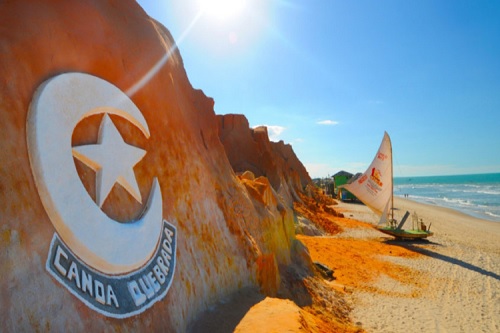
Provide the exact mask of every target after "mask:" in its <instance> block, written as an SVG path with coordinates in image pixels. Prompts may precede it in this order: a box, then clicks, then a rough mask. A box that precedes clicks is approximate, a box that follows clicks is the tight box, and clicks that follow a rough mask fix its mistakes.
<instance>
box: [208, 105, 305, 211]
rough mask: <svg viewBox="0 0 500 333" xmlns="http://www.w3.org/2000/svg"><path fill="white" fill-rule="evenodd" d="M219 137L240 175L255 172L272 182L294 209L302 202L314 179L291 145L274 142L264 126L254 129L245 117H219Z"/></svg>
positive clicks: (232, 115) (230, 115)
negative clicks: (298, 201) (298, 194)
mask: <svg viewBox="0 0 500 333" xmlns="http://www.w3.org/2000/svg"><path fill="white" fill-rule="evenodd" d="M217 118H218V125H219V137H220V140H221V142H222V144H223V145H224V148H225V150H226V154H227V157H228V159H229V162H230V163H231V165H232V167H233V169H234V171H235V172H236V173H243V172H245V171H251V172H252V173H253V174H254V175H255V176H257V177H259V176H263V177H267V178H268V179H269V182H270V184H271V186H272V187H273V189H274V190H275V191H276V192H277V193H278V194H279V195H280V197H281V198H283V200H284V202H285V203H286V204H287V205H288V206H289V207H291V206H292V203H293V201H295V200H300V199H299V198H298V196H297V192H303V189H304V188H305V186H307V185H308V184H311V182H312V181H311V178H310V177H309V174H308V173H307V170H306V169H305V168H304V166H303V164H302V163H301V162H300V160H299V159H298V158H297V156H296V155H295V153H294V152H293V149H292V147H291V146H290V145H288V144H285V143H284V142H283V141H279V142H271V141H270V140H269V136H268V133H267V128H266V127H264V126H260V127H257V128H255V129H251V128H250V127H249V124H248V120H247V119H246V117H245V116H244V115H237V114H229V115H218V116H217Z"/></svg>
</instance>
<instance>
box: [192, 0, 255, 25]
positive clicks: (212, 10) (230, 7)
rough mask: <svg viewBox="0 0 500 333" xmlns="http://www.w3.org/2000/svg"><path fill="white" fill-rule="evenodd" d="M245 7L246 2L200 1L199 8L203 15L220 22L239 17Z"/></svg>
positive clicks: (237, 0)
mask: <svg viewBox="0 0 500 333" xmlns="http://www.w3.org/2000/svg"><path fill="white" fill-rule="evenodd" d="M245 5H246V0H198V8H199V10H200V11H201V12H202V13H203V14H205V15H208V16H211V17H214V18H216V19H220V20H225V19H230V18H235V17H237V16H238V15H239V14H240V13H241V12H242V11H243V9H244V8H245Z"/></svg>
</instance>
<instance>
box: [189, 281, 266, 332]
mask: <svg viewBox="0 0 500 333" xmlns="http://www.w3.org/2000/svg"><path fill="white" fill-rule="evenodd" d="M264 298H265V296H264V295H262V294H261V293H259V291H258V290H255V289H253V288H244V289H242V290H239V291H237V292H236V293H234V294H233V295H231V297H230V299H228V300H226V301H225V302H220V303H219V304H217V305H215V306H214V307H213V308H212V309H209V310H207V311H205V312H204V313H202V314H201V315H200V316H199V317H198V318H197V319H196V320H195V321H194V322H193V323H191V324H190V325H189V327H188V330H187V331H188V332H189V333H202V332H234V330H235V328H236V326H238V324H239V323H240V321H241V320H242V319H243V317H244V316H245V314H246V313H247V312H248V310H250V308H251V307H252V306H254V305H255V304H257V303H259V302H261V301H262V300H264Z"/></svg>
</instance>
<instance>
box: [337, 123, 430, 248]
mask: <svg viewBox="0 0 500 333" xmlns="http://www.w3.org/2000/svg"><path fill="white" fill-rule="evenodd" d="M392 165H393V162H392V144H391V138H390V137H389V134H387V132H385V133H384V138H383V139H382V143H381V144H380V147H379V149H378V151H377V154H376V155H375V158H374V159H373V161H372V163H371V164H370V166H369V167H368V169H367V170H366V171H365V172H364V173H363V174H362V175H361V176H359V177H358V178H357V179H355V180H354V181H353V182H351V183H349V184H345V185H343V186H342V187H343V188H345V189H346V190H348V191H349V192H351V193H352V194H354V195H355V196H356V197H357V198H358V199H359V200H361V202H363V203H364V204H365V205H366V206H368V207H369V208H370V209H371V210H372V211H373V212H374V213H375V214H377V215H378V216H380V222H379V224H378V226H377V229H378V230H379V231H381V232H383V233H385V234H388V235H391V236H394V237H396V238H397V239H420V238H427V237H429V236H432V235H433V233H432V232H430V226H429V228H427V226H426V225H425V224H424V223H423V222H422V220H421V219H419V218H418V216H417V213H416V212H415V213H414V214H413V216H412V217H413V227H412V229H406V230H405V229H403V225H404V223H405V222H406V220H407V219H408V217H409V216H410V213H409V212H406V214H405V215H404V216H403V218H402V219H401V221H399V222H398V221H396V219H394V185H393V168H392Z"/></svg>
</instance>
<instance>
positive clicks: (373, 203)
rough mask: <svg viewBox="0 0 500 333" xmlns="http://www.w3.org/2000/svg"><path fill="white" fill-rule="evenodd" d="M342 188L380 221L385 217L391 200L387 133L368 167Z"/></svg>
mask: <svg viewBox="0 0 500 333" xmlns="http://www.w3.org/2000/svg"><path fill="white" fill-rule="evenodd" d="M344 188H345V189H347V190H348V191H349V192H351V193H352V194H354V195H355V196H356V197H357V198H358V199H359V200H361V201H362V202H363V203H364V204H365V205H367V206H368V207H369V208H370V209H371V210H373V211H374V212H375V213H376V214H377V215H379V216H381V217H382V219H383V218H384V217H385V215H386V214H387V211H388V208H389V205H391V203H390V201H391V200H392V145H391V139H390V138H389V135H388V134H387V132H385V133H384V138H383V140H382V143H381V144H380V148H379V149H378V152H377V154H376V155H375V158H374V159H373V162H372V164H370V167H369V168H368V169H367V170H366V171H365V173H363V174H362V175H361V176H360V177H359V178H358V179H356V180H355V181H353V182H352V183H350V184H346V185H344Z"/></svg>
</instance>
